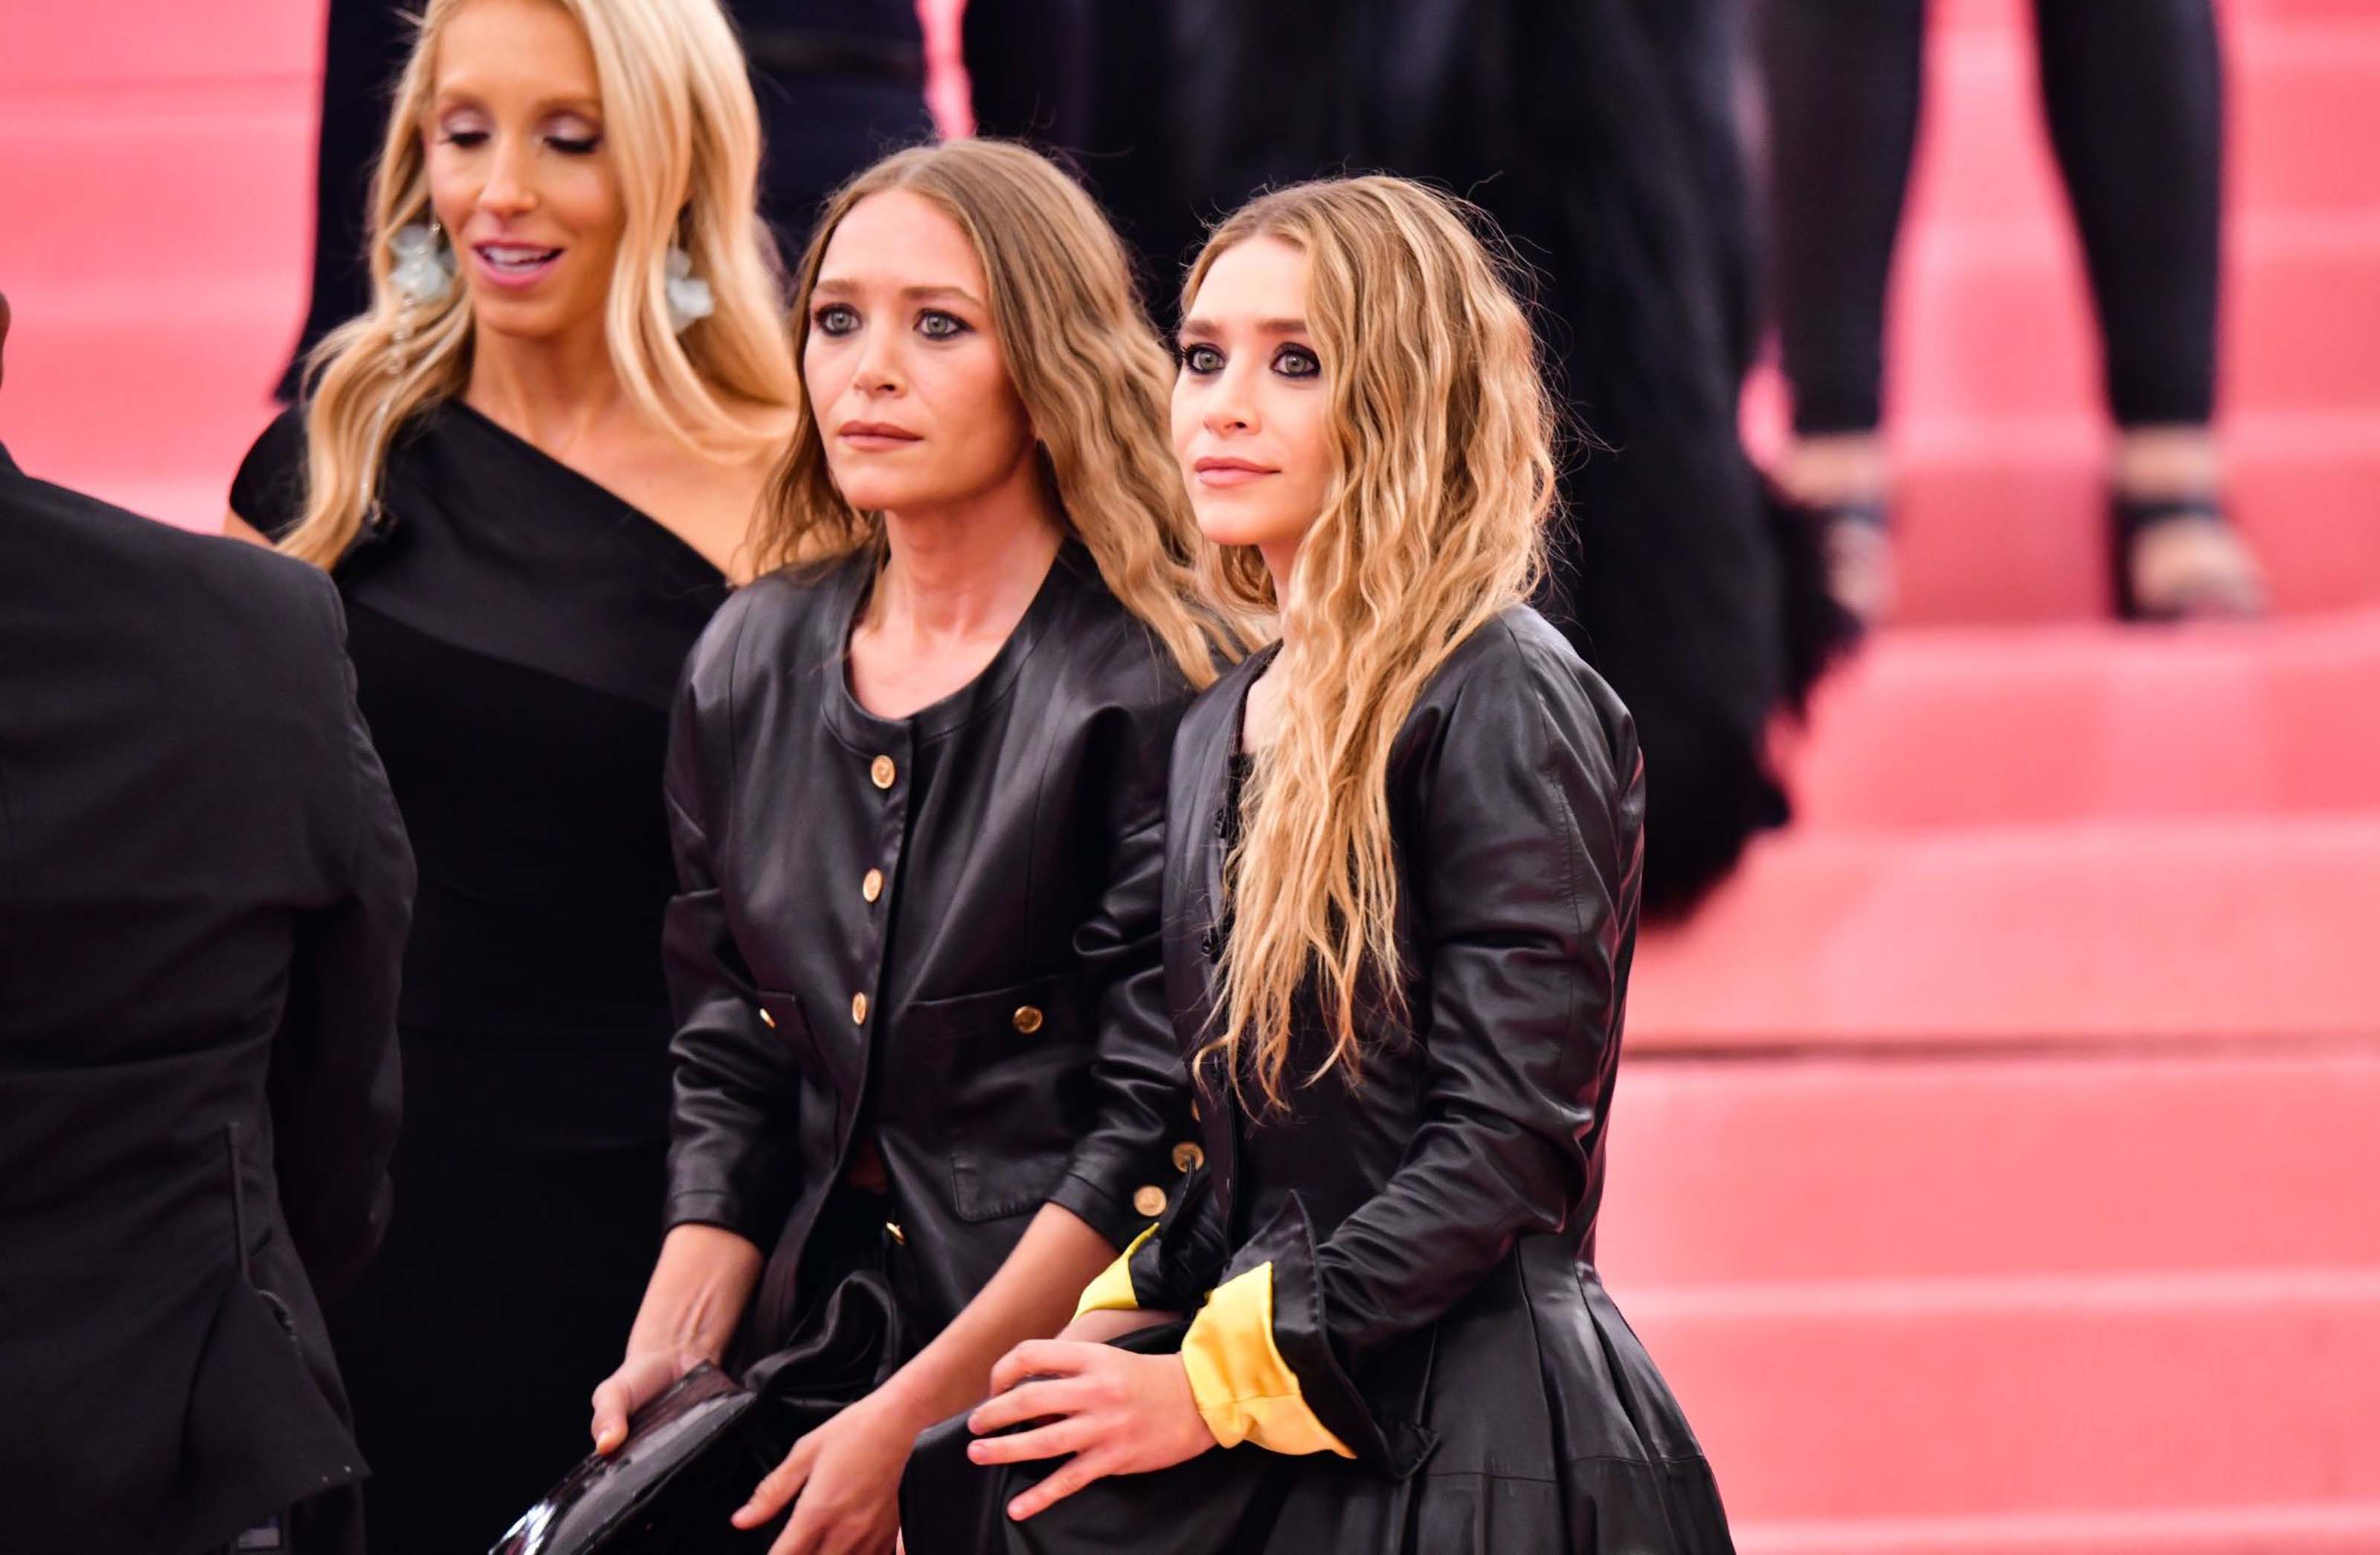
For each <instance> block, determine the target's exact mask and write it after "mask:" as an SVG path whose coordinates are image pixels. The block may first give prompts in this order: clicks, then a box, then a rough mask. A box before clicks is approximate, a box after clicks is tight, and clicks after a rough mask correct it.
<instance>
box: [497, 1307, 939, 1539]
mask: <svg viewBox="0 0 2380 1555" xmlns="http://www.w3.org/2000/svg"><path fill="white" fill-rule="evenodd" d="M907 1331H908V1329H907V1324H906V1321H905V1318H904V1317H903V1315H902V1308H901V1304H900V1302H899V1300H898V1299H897V1298H895V1296H894V1295H893V1294H892V1286H891V1284H890V1283H889V1282H887V1280H886V1279H885V1277H884V1276H883V1275H882V1274H881V1273H880V1272H879V1271H877V1270H868V1269H860V1270H851V1271H848V1272H845V1273H844V1274H843V1275H842V1277H841V1278H840V1279H839V1280H838V1281H836V1282H835V1283H834V1284H833V1285H832V1289H831V1290H830V1291H829V1293H828V1294H827V1295H826V1298H825V1299H824V1300H823V1301H822V1302H821V1303H820V1306H818V1308H817V1309H816V1310H815V1311H813V1312H812V1313H810V1314H809V1315H808V1316H807V1318H806V1320H805V1321H804V1322H803V1323H802V1325H801V1327H800V1329H799V1331H798V1332H797V1333H796V1335H795V1338H794V1340H793V1342H791V1343H789V1344H788V1345H787V1346H786V1347H785V1348H784V1349H782V1350H780V1351H778V1352H776V1353H775V1354H774V1355H770V1356H769V1357H768V1358H767V1359H765V1360H763V1361H761V1362H759V1364H758V1365H756V1366H754V1367H751V1368H750V1369H749V1370H747V1372H746V1373H745V1374H744V1380H743V1381H742V1382H740V1383H739V1382H737V1381H736V1380H735V1379H733V1378H731V1377H729V1376H728V1375H727V1374H726V1373H725V1372H723V1371H721V1370H720V1369H719V1368H718V1367H714V1366H710V1365H709V1364H705V1365H702V1366H698V1367H695V1368H694V1369H693V1370H692V1371H689V1372H687V1373H686V1375H685V1376H684V1377H681V1378H679V1379H677V1381H675V1382H674V1383H672V1384H671V1385H670V1388H669V1390H668V1391H666V1392H664V1393H662V1395H661V1396H660V1397H658V1398H656V1399H654V1400H653V1401H652V1402H651V1403H649V1404H647V1405H645V1407H644V1408H642V1409H640V1410H638V1411H637V1413H636V1415H635V1416H634V1417H633V1418H632V1419H630V1420H629V1422H628V1440H625V1441H624V1442H622V1443H621V1444H620V1446H619V1448H618V1449H617V1450H616V1451H614V1452H612V1453H611V1454H610V1455H609V1456H606V1457H593V1456H590V1457H588V1458H585V1459H583V1460H581V1461H580V1463H579V1464H578V1466H577V1468H574V1469H572V1470H571V1471H570V1472H569V1473H568V1474H566V1475H565V1476H563V1477H562V1481H561V1483H559V1484H557V1485H556V1486H554V1488H553V1489H551V1490H549V1491H547V1492H546V1494H545V1499H544V1500H540V1501H539V1502H538V1503H537V1504H536V1505H535V1506H533V1507H530V1508H529V1509H528V1511H527V1512H523V1513H522V1514H521V1517H520V1520H519V1521H518V1522H516V1523H515V1524H514V1525H512V1528H511V1530H510V1531H508V1532H507V1533H506V1534H505V1535H504V1537H503V1538H502V1539H500V1540H498V1541H497V1543H496V1546H495V1548H494V1549H492V1550H491V1551H490V1552H489V1555H719V1552H720V1551H722V1550H737V1549H748V1550H753V1551H759V1550H765V1549H768V1547H769V1545H770V1543H771V1540H772V1539H773V1538H774V1537H775V1529H776V1525H775V1524H771V1525H766V1526H763V1527H760V1528H756V1529H750V1530H747V1531H744V1532H741V1533H739V1532H738V1531H737V1530H735V1529H734V1528H732V1527H730V1526H729V1525H728V1523H727V1519H728V1518H729V1517H730V1516H732V1515H733V1514H734V1513H735V1509H736V1508H737V1507H739V1506H742V1505H743V1504H744V1503H745V1501H746V1500H748V1499H749V1498H750V1496H751V1494H752V1487H754V1486H755V1485H758V1484H759V1482H760V1476H762V1475H765V1474H767V1473H768V1472H769V1471H770V1470H771V1469H772V1468H775V1467H776V1466H777V1462H778V1460H779V1459H780V1458H781V1457H783V1455H784V1452H785V1451H786V1449H788V1448H790V1447H791V1446H793V1444H794V1441H795V1439H796V1438H798V1437H799V1436H801V1435H802V1433H804V1432H805V1431H809V1430H814V1429H816V1428H817V1427H819V1426H821V1425H823V1424H825V1423H826V1422H827V1421H828V1420H831V1419H832V1418H833V1417H834V1415H835V1414H836V1412H837V1411H839V1410H841V1409H843V1408H844V1406H846V1405H847V1404H850V1403H853V1402H854V1401H856V1400H857V1399H861V1398H865V1397H866V1396H867V1395H868V1393H869V1392H871V1391H874V1390H875V1389H877V1388H880V1387H881V1386H883V1383H884V1379H886V1378H887V1377H889V1376H891V1375H892V1371H893V1368H894V1367H897V1366H898V1365H899V1364H900V1363H901V1361H902V1360H903V1359H904V1358H905V1356H906V1355H908V1354H909V1350H908V1347H907V1343H906V1337H905V1336H906V1334H907ZM779 1518H780V1519H781V1520H782V1518H783V1513H782V1512H781V1513H779Z"/></svg>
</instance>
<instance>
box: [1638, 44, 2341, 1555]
mask: <svg viewBox="0 0 2380 1555" xmlns="http://www.w3.org/2000/svg"><path fill="white" fill-rule="evenodd" d="M2026 9H2027V8H2026V7H2022V6H2018V5H2015V4H2012V3H2008V0H1949V3H1939V0H1937V5H1936V6H1935V12H1936V18H1935V23H1936V32H1935V36H1934V41H1933V43H1932V45H1931V55H1930V58H1929V61H1928V65H1929V70H1930V75H1929V79H1928V86H1927V90H1928V97H1927V105H1926V115H1927V117H1926V121H1925V143H1924V146H1923V149H1922V151H1921V154H1920V166H1919V170H1918V175H1917V186H1916V188H1915V190H1914V192H1913V222H1912V225H1911V226H1910V228H1909V229H1908V231H1907V232H1906V233H1905V235H1904V237H1903V244H1902V248H1901V251H1900V263H1899V269H1898V272H1897V275H1896V282H1895V285H1896V290H1895V295H1894V310H1895V311H1894V314H1893V319H1892V324H1891V334H1892V350H1893V358H1892V360H1893V368H1892V372H1891V376H1890V381H1889V400H1890V407H1891V413H1892V416H1893V436H1894V441H1895V443H1897V444H1898V446H1899V449H1900V455H1901V458H1902V464H1903V468H1904V470H1905V471H1906V480H1905V485H1904V497H1905V500H1904V503H1903V504H1902V518H1903V520H1904V524H1903V531H1902V532H1903V536H1904V541H1905V543H1904V547H1903V551H1902V557H1903V563H1904V566H1905V569H1906V572H1905V577H1904V585H1905V594H1906V599H1907V605H1908V610H1907V616H1908V620H1909V624H1908V625H1906V626H1901V627H1900V628H1897V629H1895V630H1893V631H1890V632H1888V633H1886V634H1884V635H1883V636H1882V637H1881V638H1879V639H1878V640H1877V641H1876V643H1875V644H1874V645H1873V646H1872V647H1871V648H1870V650H1868V651H1867V652H1866V653H1865V654H1864V656H1863V657H1862V658H1861V659H1860V661H1859V662H1856V663H1855V664H1853V665H1852V667H1851V668H1850V669H1849V670H1848V671H1847V672H1846V673H1844V674H1841V675H1840V677H1838V678H1837V679H1836V680H1835V681H1834V682H1832V683H1831V684H1830V685H1828V686H1827V687H1826V688H1825V689H1824V691H1823V692H1822V694H1821V696H1820V698H1819V699H1818V702H1817V705H1816V707H1815V710H1814V716H1813V719H1812V723H1811V726H1810V727H1809V728H1808V729H1807V730H1804V731H1798V732H1789V733H1788V734H1787V735H1785V736H1784V738H1783V739H1782V741H1781V742H1780V743H1781V744H1782V745H1783V747H1785V749H1786V751H1787V765H1788V767H1789V770H1790V771H1791V772H1792V774H1793V776H1794V779H1795V786H1796V796H1797V801H1798V805H1799V810H1800V815H1801V822H1800V824H1799V825H1798V826H1797V827H1796V828H1795V829H1794V830H1793V831H1792V832H1790V833H1788V834H1785V835H1782V836H1779V837H1775V838H1772V839H1768V840H1767V841H1765V842H1764V843H1763V844H1760V845H1758V846H1757V847H1755V851H1754V853H1753V855H1752V856H1751V858H1750V859H1749V860H1748V861H1747V863H1746V866H1745V868H1744V869H1743V871H1742V872H1741V873H1740V874H1739V875H1738V876H1737V877H1736V878H1735V879H1734V880H1733V881H1730V882H1729V883H1728V884H1727V885H1726V886H1725V887H1724V888H1722V890H1721V891H1720V893H1718V896H1717V897H1716V898H1715V899H1714V900H1713V901H1712V902H1711V903H1710V904H1709V905H1708V906H1707V907H1706V910H1705V911H1704V912H1703V913H1701V914H1700V915H1699V916H1698V917H1696V918H1695V919H1694V921H1693V922H1691V923H1689V924H1687V925H1685V926H1683V927H1682V928H1680V929H1671V930H1666V931H1664V932H1661V933H1658V934H1656V935H1653V936H1649V937H1648V939H1647V941H1646V942H1645V945H1644V946H1643V949H1642V951H1641V953H1640V956H1639V960H1638V974H1637V985H1636V997H1635V999H1634V1002H1633V1007H1632V1009H1631V1012H1630V1015H1631V1019H1630V1025H1629V1043H1630V1051H1631V1054H1632V1057H1631V1059H1630V1061H1629V1062H1628V1063H1626V1064H1624V1065H1623V1069H1622V1075H1623V1078H1622V1092H1621V1102H1620V1106H1619V1108H1618V1111H1617V1113H1616V1121H1615V1123H1614V1125H1613V1126H1614V1129H1615V1131H1616V1138H1615V1159H1614V1166H1613V1172H1612V1184H1611V1202H1610V1208H1609V1218H1608V1229H1607V1232H1606V1234H1605V1238H1604V1246H1603V1257H1602V1262H1603V1266H1604V1270H1605V1275H1606V1278H1607V1279H1608V1280H1609V1282H1610V1283H1611V1285H1612V1287H1613V1289H1614V1291H1615V1292H1616V1293H1617V1294H1618V1295H1619V1297H1620V1299H1621V1304H1622V1306H1624V1308H1625V1309H1626V1310H1627V1311H1628V1313H1629V1314H1630V1316H1631V1318H1632V1319H1633V1321H1634V1322H1635V1323H1636V1325H1637V1327H1638V1329H1639V1330H1640V1331H1641V1332H1642V1333H1643V1334H1644V1336H1645V1341H1646V1342H1647V1344H1648V1345H1649V1346H1650V1347H1651V1348H1652V1350H1653V1352H1654V1354H1655V1355H1656V1356H1657V1357H1658V1359H1659V1360H1660V1362H1661V1364H1662V1365H1663V1367H1665V1368H1666V1370H1667V1371H1668V1373H1669V1375H1670V1379H1671V1380H1672V1382H1673V1383H1674V1384H1675V1385H1676V1387H1677V1388H1678V1391H1679V1392H1680V1394H1681V1395H1682V1398H1683V1399H1684V1401H1685V1403H1686V1405H1687V1408H1688V1410H1689V1412H1690V1414H1691V1415H1692V1416H1693V1418H1694V1422H1695V1426H1696V1427H1697V1429H1698V1430H1699V1431H1700V1433H1701V1435H1702V1437H1703V1440H1704V1444H1705V1446H1706V1448H1707V1449H1708V1450H1709V1452H1710V1453H1711V1457H1712V1460H1713V1462H1714V1463H1715V1464H1716V1465H1717V1467H1718V1473H1719V1479H1720V1485H1721V1487H1722V1488H1723V1489H1724V1490H1725V1492H1726V1493H1727V1497H1728V1501H1729V1506H1730V1510H1731V1511H1732V1512H1733V1513H1734V1514H1735V1516H1736V1519H1737V1524H1738V1526H1737V1535H1738V1543H1739V1546H1740V1548H1742V1549H1743V1550H1744V1551H1745V1552H1746V1555H1950V1552H1954V1551H1955V1552H1958V1555H2017V1552H2020V1551H2023V1552H2028V1555H2030V1552H2038V1551H2049V1552H2057V1555H2085V1552H2087V1555H2153V1552H2155V1555H2163V1552H2168V1551H2177V1552H2180V1551H2186V1552H2192V1555H2218V1552H2219V1555H2248V1552H2251V1551H2254V1552H2260V1555H2284V1552H2286V1555H2315V1552H2322V1555H2345V1552H2347V1551H2350V1550H2351V1551H2358V1552H2370V1551H2374V1550H2380V1143H2375V1138H2380V968H2375V964H2374V963H2375V957H2374V949H2375V947H2380V523H2375V522H2374V518H2375V507H2380V6H2374V5H2369V4H2351V3H2330V4H2322V3H2314V0H2234V3H2232V4H2230V5H2229V6H2227V7H2225V8H2224V10H2223V17H2224V21H2225V26H2226V31H2227V35H2228V43H2229V44H2230V67H2231V78H2230V85H2231V103H2230V107H2231V112H2232V115H2233V117H2232V123H2233V127H2234V137H2233V153H2232V162H2231V181H2230V198H2231V215H2232V219H2231V224H2230V228H2229V233H2228V274H2227V292H2226V298H2225V301H2226V308H2227V312H2226V329H2225V334H2224V349H2225V361H2226V368H2227V372H2226V378H2225V431H2226V434H2227V443H2228V449H2229V453H2230V456H2231V463H2232V470H2233V487H2234V491H2235V492H2236V497H2237V502H2238V505H2239V513H2240V521H2241V523H2242V525H2243V527H2245V528H2246V529H2247V530H2248V531H2249V532H2250V534H2251V535H2252V536H2253V538H2254V540H2255V541H2256V543H2257V544H2258V546H2259V548H2260V550H2261V551H2262V553H2263V554H2264V556H2265V559H2266V561H2267V563H2268V564H2269V565H2270V568H2271V573H2272V577H2273V582H2274V586H2275V591H2276V593H2277V597H2278V599H2279V601H2280V603H2281V606H2282V609H2283V611H2284V615H2283V617H2282V619H2280V620H2278V621H2277V622H2275V623H2272V624H2270V625H2268V626H2260V627H2255V628H2240V629H2205V630H2192V631H2186V632H2155V631H2140V630H2127V629H2124V628H2121V627H2119V626H2113V625H2110V624H2107V623H2105V622H2103V621H2100V620H2097V619H2095V617H2096V615H2097V614H2098V613H2099V608H2100V607H2099V601H2101V600H2102V599H2103V598H2104V597H2105V594H2106V583H2105V565H2106V558H2105V555H2104V553H2103V552H2102V550H2101V546H2100V541H2099V539H2098V534H2099V530H2098V528H2097V523H2098V504H2099V501H2100V497H2099V490H2098V485H2097V480H2098V464H2099V460H2100V458H2101V456H2102V450H2103V449H2104V446H2105V439H2106V433H2105V431H2104V430H2103V426H2102V420H2101V413H2100V411H2099V409H2098V404H2097V380H2096V373H2097V361H2096V347H2095V343H2094V340H2093V337H2092V334H2091V333H2090V330H2089V324H2088V316H2087V314H2086V312H2085V306H2086V303H2085V294H2084V291H2083V283H2082V279H2081V273H2080V269H2079V261H2078V257H2077V254H2076V250H2075V248H2074V244H2073V240H2072V238H2071V237H2070V232H2069V229H2068V227H2067V225H2066V224H2065V221H2064V219H2063V215H2064V213H2063V208H2062V197H2061V196H2060V194H2059V193H2058V189H2057V186H2056V184H2055V181H2054V176H2053V174H2052V172H2051V168H2050V164H2049V162H2048V158H2047V154H2046V145H2045V142H2044V140H2043V136H2042V133H2041V131H2040V129H2039V128H2038V125H2037V122H2036V115H2035V110H2034V98H2033V87H2032V81H2031V73H2030V72H2031V67H2030V54H2029V50H2030V38H2029V36H2028V31H2029V24H2028V22H2027V21H2026V19H2025V12H2026ZM1776 395H1777V390H1776V386H1775V384H1774V383H1764V384H1760V385H1757V386H1756V387H1755V395H1754V406H1755V408H1754V411H1753V414H1752V419H1753V424H1754V426H1755V431H1756V432H1757V433H1760V434H1765V435H1773V433H1774V431H1775V426H1776V421H1777V419H1778V416H1779V408H1780V406H1779V400H1778V399H1777V397H1776ZM1655 824H1656V827H1657V841H1656V845H1658V817H1656V818H1655Z"/></svg>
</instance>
